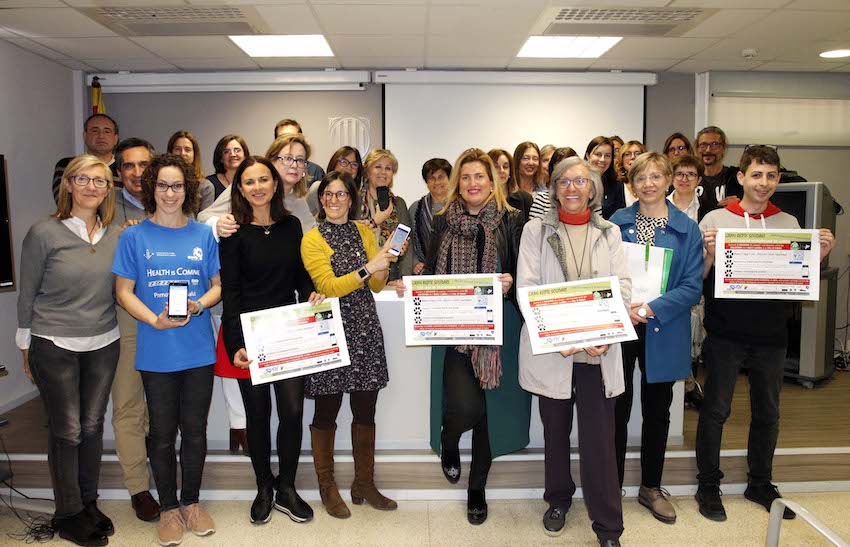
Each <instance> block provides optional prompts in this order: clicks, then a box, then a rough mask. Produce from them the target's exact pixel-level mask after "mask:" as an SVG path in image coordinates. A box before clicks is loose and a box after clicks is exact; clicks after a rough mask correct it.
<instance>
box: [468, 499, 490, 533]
mask: <svg viewBox="0 0 850 547" xmlns="http://www.w3.org/2000/svg"><path fill="white" fill-rule="evenodd" d="M466 496H467V497H466V520H468V521H469V524H474V525H476V526H477V525H479V524H483V523H484V521H485V520H487V501H486V500H485V498H484V490H467V491H466Z"/></svg>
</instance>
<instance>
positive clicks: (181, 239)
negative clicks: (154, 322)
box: [112, 219, 221, 372]
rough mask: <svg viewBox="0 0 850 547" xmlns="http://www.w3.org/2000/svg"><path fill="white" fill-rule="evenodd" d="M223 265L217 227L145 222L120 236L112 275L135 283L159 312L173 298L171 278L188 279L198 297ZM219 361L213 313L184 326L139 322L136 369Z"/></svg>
mask: <svg viewBox="0 0 850 547" xmlns="http://www.w3.org/2000/svg"><path fill="white" fill-rule="evenodd" d="M220 268H221V266H220V263H219V259H218V243H216V241H215V238H214V237H213V233H212V229H211V228H210V227H209V226H207V225H206V224H201V223H200V222H196V221H194V220H191V219H190V220H189V223H188V224H187V225H186V226H184V227H182V228H166V227H164V226H160V225H158V224H154V223H153V222H151V221H150V220H145V221H143V222H141V223H140V224H137V225H136V226H130V227H129V228H127V229H126V230H124V233H123V234H121V239H120V240H119V242H118V250H117V251H116V252H115V262H113V264H112V273H114V274H115V275H119V276H121V277H125V278H127V279H132V280H133V281H135V282H136V287H135V291H134V292H135V294H136V296H138V297H139V300H141V301H142V302H143V303H144V304H145V305H146V306H147V307H148V309H150V310H151V311H152V312H154V313H155V314H157V315H158V314H160V313H162V311H163V310H164V309H165V304H166V303H167V302H168V285H169V283H170V282H171V281H185V282H187V283H188V285H189V298H190V299H191V300H195V301H197V300H198V298H200V297H201V296H203V295H204V293H206V292H207V291H208V290H209V288H210V281H209V280H210V278H212V277H214V276H215V275H216V274H217V273H218V271H219V269H220ZM214 362H215V339H214V337H213V330H212V324H211V323H210V315H209V313H206V314H204V315H202V316H200V317H192V319H191V320H190V321H189V323H188V324H187V325H186V326H183V327H176V328H173V329H165V330H156V329H155V328H153V327H151V326H150V325H148V324H147V323H143V322H141V321H139V333H138V339H137V343H136V370H144V371H149V372H176V371H180V370H186V369H190V368H197V367H203V366H207V365H211V364H213V363H214Z"/></svg>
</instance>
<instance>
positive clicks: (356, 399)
mask: <svg viewBox="0 0 850 547" xmlns="http://www.w3.org/2000/svg"><path fill="white" fill-rule="evenodd" d="M343 395H344V394H343V393H334V394H333V395H317V396H316V412H315V414H313V427H315V428H316V429H324V430H330V429H334V428H335V427H336V417H337V416H339V409H340V408H341V407H342V396H343ZM349 404H350V405H351V414H352V420H351V421H352V423H355V424H357V425H375V406H376V405H377V404H378V391H377V390H376V391H352V392H351V393H350V394H349Z"/></svg>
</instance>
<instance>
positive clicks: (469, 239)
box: [423, 148, 531, 524]
mask: <svg viewBox="0 0 850 547" xmlns="http://www.w3.org/2000/svg"><path fill="white" fill-rule="evenodd" d="M498 180H499V179H498V178H497V175H496V168H495V165H494V164H493V160H492V159H491V158H490V156H489V155H487V153H486V152H484V151H483V150H480V149H478V148H471V149H469V150H467V151H466V152H464V153H463V154H461V155H460V157H459V158H458V160H457V162H456V163H455V166H454V169H452V176H451V179H450V182H449V198H448V200H447V203H446V206H445V208H444V209H443V210H442V211H441V212H440V213H438V214H437V215H435V216H434V233H433V235H432V237H431V244H430V246H429V248H428V254H427V259H426V262H425V270H424V272H423V273H425V274H472V273H497V272H498V273H499V277H500V279H501V282H502V291H503V293H504V294H505V295H506V297H507V298H508V299H509V300H508V301H507V302H506V303H505V306H504V325H505V327H504V340H503V345H502V346H501V347H499V346H450V347H445V346H443V347H434V348H432V351H431V409H432V410H431V447H432V448H433V449H434V450H435V451H436V452H438V453H440V461H441V465H442V469H443V474H444V475H445V476H446V479H448V481H449V482H451V483H456V482H458V481H459V480H460V474H461V464H460V451H459V448H458V443H459V441H460V437H461V435H462V434H463V433H464V432H465V431H469V430H470V429H471V430H472V465H471V467H470V471H469V487H468V490H467V520H469V522H470V524H481V523H482V522H484V521H485V520H486V519H487V502H486V499H485V495H484V489H485V486H486V484H487V476H488V474H489V471H490V463H491V461H492V459H493V457H494V456H501V455H503V454H507V453H509V452H515V451H517V450H521V449H522V448H525V447H526V445H527V444H528V426H529V420H530V417H531V396H530V395H529V394H528V393H526V392H525V391H523V390H522V389H521V388H520V386H519V383H518V380H517V348H518V347H519V329H520V318H519V313H518V311H517V308H516V305H515V302H514V292H513V280H514V276H515V275H516V267H517V254H518V252H519V241H520V236H521V234H522V226H523V223H524V220H523V216H522V212H520V211H518V210H516V209H514V208H513V207H511V206H510V205H509V204H508V202H507V196H506V195H505V189H504V188H505V187H504V185H502V184H499V183H498ZM444 395H445V401H444V400H443V397H444Z"/></svg>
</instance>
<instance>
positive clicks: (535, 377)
mask: <svg viewBox="0 0 850 547" xmlns="http://www.w3.org/2000/svg"><path fill="white" fill-rule="evenodd" d="M559 223H560V220H559V219H558V208H557V207H554V206H553V207H550V208H549V210H548V211H547V212H546V213H545V214H544V215H543V216H542V217H540V218H535V219H532V220H530V221H529V222H528V223H527V224H526V225H525V229H524V230H523V232H522V241H521V242H520V246H519V260H518V264H517V280H516V286H517V287H518V288H522V287H535V286H538V285H546V284H549V283H563V282H565V281H568V280H567V279H566V273H565V272H566V271H567V265H566V257H565V256H564V253H563V245H562V243H561V237H560V235H559V234H558V225H559ZM589 228H590V250H591V253H590V266H591V268H592V272H593V276H594V277H606V276H611V275H616V276H617V277H618V278H619V279H620V292H621V293H622V297H623V300H624V302H623V304H624V305H625V306H626V307H627V308H628V306H629V303H630V302H631V294H632V280H631V276H630V275H629V271H628V267H627V264H626V255H625V251H624V250H623V247H622V239H621V237H620V228H618V227H617V225H616V224H613V223H611V222H608V221H607V220H604V219H603V218H602V217H601V216H599V215H598V214H597V213H592V214H591V216H590V226H589ZM599 366H600V368H601V369H602V381H603V383H604V384H605V396H606V397H607V398H611V397H616V396H617V395H619V394H621V393H623V391H625V383H624V381H623V363H622V357H621V352H620V344H612V345H611V347H610V348H609V349H608V352H607V353H606V354H605V355H603V356H602V363H601V364H600V365H599ZM572 378H573V358H572V357H566V358H565V357H563V356H562V355H561V354H560V353H548V354H545V355H534V354H532V353H531V340H530V338H529V335H528V326H527V324H526V325H523V327H522V333H521V334H520V342H519V384H520V385H521V386H522V387H523V389H525V390H526V391H530V392H531V393H536V394H538V395H542V396H544V397H549V398H550V399H570V398H572V393H573V386H572Z"/></svg>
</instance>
